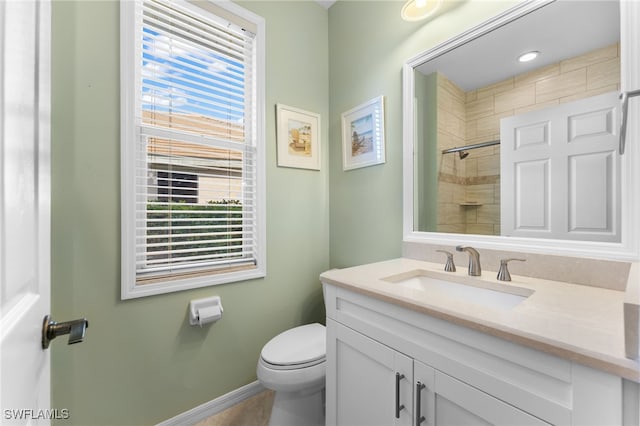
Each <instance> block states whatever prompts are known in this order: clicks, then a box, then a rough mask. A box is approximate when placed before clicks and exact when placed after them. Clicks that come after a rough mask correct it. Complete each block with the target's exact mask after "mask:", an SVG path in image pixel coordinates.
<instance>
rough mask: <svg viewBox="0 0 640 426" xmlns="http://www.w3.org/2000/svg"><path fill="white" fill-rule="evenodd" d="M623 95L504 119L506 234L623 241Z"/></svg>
mask: <svg viewBox="0 0 640 426" xmlns="http://www.w3.org/2000/svg"><path fill="white" fill-rule="evenodd" d="M618 121H619V102H618V93H617V92H611V93H606V94H604V95H599V96H593V97H591V98H587V99H582V100H578V101H574V102H569V103H565V104H561V105H558V106H555V107H550V108H545V109H543V110H538V111H532V112H529V113H525V114H521V115H517V116H513V117H508V118H504V119H502V120H501V122H500V139H501V143H500V164H501V166H500V168H501V170H500V176H501V200H502V202H501V230H502V235H511V236H520V237H540V238H555V239H563V240H587V241H607V242H619V241H620V229H621V226H620V210H619V208H618V207H617V206H619V205H620V203H619V197H620V156H619V155H618V154H617V152H616V150H617V147H618V137H619V135H618V127H619V126H618Z"/></svg>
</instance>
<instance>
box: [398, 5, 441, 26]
mask: <svg viewBox="0 0 640 426" xmlns="http://www.w3.org/2000/svg"><path fill="white" fill-rule="evenodd" d="M441 4H442V0H408V1H407V2H406V3H405V4H404V6H402V11H401V12H400V16H402V19H404V20H405V21H420V20H421V19H425V18H428V17H429V16H431V15H433V14H434V13H436V12H437V11H438V9H440V5H441Z"/></svg>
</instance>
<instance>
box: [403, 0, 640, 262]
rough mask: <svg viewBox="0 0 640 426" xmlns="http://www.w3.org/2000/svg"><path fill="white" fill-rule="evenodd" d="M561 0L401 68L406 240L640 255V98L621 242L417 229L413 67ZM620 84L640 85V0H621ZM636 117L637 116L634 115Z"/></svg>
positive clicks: (631, 127) (534, 5)
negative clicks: (639, 23) (422, 230)
mask: <svg viewBox="0 0 640 426" xmlns="http://www.w3.org/2000/svg"><path fill="white" fill-rule="evenodd" d="M554 1H556V0H527V1H525V2H522V3H519V4H517V5H516V6H514V7H512V8H510V9H508V10H506V11H504V12H502V13H500V14H498V15H496V16H494V17H493V18H490V19H488V20H486V21H484V22H482V23H480V24H479V25H477V26H475V27H473V28H471V29H469V30H467V31H464V32H462V33H460V34H459V35H457V36H454V37H453V38H451V39H449V40H447V41H445V42H443V43H441V44H439V45H437V46H435V47H433V48H431V49H429V50H427V51H425V52H423V53H421V54H418V55H416V56H414V57H413V58H410V59H409V60H408V61H407V62H406V63H405V64H404V66H403V69H402V131H403V178H402V190H403V191H402V192H403V193H402V197H403V241H404V242H419V243H427V244H436V245H458V244H462V243H464V244H471V245H473V246H474V247H477V248H486V249H495V250H506V251H515V252H527V253H542V254H551V255H560V256H571V257H586V258H596V259H607V260H619V261H638V260H640V220H639V219H638V218H640V123H639V121H640V120H638V119H637V118H636V117H639V116H640V98H635V101H634V102H633V103H634V105H631V101H630V102H629V115H628V117H629V120H628V124H627V142H630V143H628V145H627V151H626V152H625V154H624V156H623V158H622V165H621V167H622V169H621V180H622V182H621V183H622V191H621V197H620V199H621V202H622V206H621V221H622V223H621V226H622V235H621V242H619V243H602V242H591V241H574V240H554V239H543V238H522V237H505V236H489V235H474V234H451V233H439V232H419V231H415V230H414V208H415V205H414V173H413V172H414V165H415V162H414V135H415V121H416V120H415V114H416V112H415V108H414V103H415V102H414V98H415V92H414V85H415V80H414V68H415V67H417V66H418V65H420V64H422V63H424V62H426V61H429V60H431V59H434V58H436V57H437V56H440V55H442V54H444V53H446V52H449V51H451V50H453V49H455V48H456V47H458V46H461V45H463V44H465V43H467V42H469V41H471V40H473V39H475V38H478V37H481V36H482V35H484V34H486V33H488V32H490V31H493V30H495V29H497V28H498V27H501V26H503V25H505V24H507V23H509V22H512V21H514V20H516V19H518V18H520V17H521V16H524V15H526V14H528V13H530V12H532V11H534V10H536V9H539V8H541V7H543V6H545V5H547V4H549V3H553V2H554ZM620 20H621V22H620V45H621V47H620V50H621V52H620V56H621V67H620V72H621V89H622V91H630V90H634V89H640V28H639V27H638V26H637V22H640V2H634V1H625V0H620ZM634 118H635V119H634Z"/></svg>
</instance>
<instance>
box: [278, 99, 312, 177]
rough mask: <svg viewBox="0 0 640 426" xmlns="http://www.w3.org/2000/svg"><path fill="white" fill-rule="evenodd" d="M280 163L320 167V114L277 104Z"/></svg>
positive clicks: (293, 165)
mask: <svg viewBox="0 0 640 426" xmlns="http://www.w3.org/2000/svg"><path fill="white" fill-rule="evenodd" d="M276 121H277V122H276V140H277V142H276V144H277V147H278V149H277V151H278V166H279V167H295V168H298V169H311V170H320V151H321V146H320V141H321V139H320V114H316V113H313V112H308V111H303V110H301V109H298V108H293V107H290V106H286V105H282V104H277V105H276Z"/></svg>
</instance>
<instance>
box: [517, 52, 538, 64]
mask: <svg viewBox="0 0 640 426" xmlns="http://www.w3.org/2000/svg"><path fill="white" fill-rule="evenodd" d="M539 54H540V52H537V51H535V50H534V51H532V52H527V53H523V54H522V55H520V56H518V61H520V62H529V61H533V60H534V59H535V58H537V57H538V55H539Z"/></svg>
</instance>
